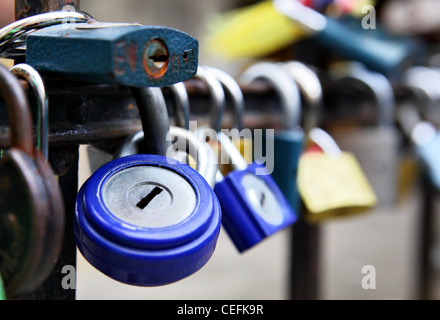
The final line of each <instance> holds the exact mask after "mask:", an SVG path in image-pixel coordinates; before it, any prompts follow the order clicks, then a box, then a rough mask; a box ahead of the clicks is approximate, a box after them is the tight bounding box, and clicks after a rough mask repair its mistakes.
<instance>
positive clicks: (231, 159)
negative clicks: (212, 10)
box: [198, 68, 297, 252]
mask: <svg viewBox="0 0 440 320" xmlns="http://www.w3.org/2000/svg"><path fill="white" fill-rule="evenodd" d="M209 75H213V77H211V76H209ZM199 78H201V79H202V80H203V81H204V82H205V83H207V84H208V88H209V91H210V95H211V98H212V106H211V111H212V112H211V116H212V119H216V121H215V122H212V123H211V125H212V126H213V128H214V129H211V128H199V129H198V136H199V138H200V139H201V140H202V141H204V140H206V138H207V137H209V140H210V141H212V142H215V143H218V148H217V149H218V153H219V154H218V160H219V163H221V164H225V160H226V163H227V164H229V166H231V167H232V171H229V172H227V173H225V175H224V176H223V174H222V173H221V171H220V170H218V172H217V176H216V183H215V187H214V192H215V193H216V195H217V197H218V199H219V201H220V205H221V208H222V217H223V218H222V225H223V226H224V228H225V230H226V232H227V233H228V235H229V236H230V238H231V240H232V241H233V243H234V244H235V246H236V248H237V249H238V251H239V252H244V251H246V250H248V249H250V248H251V247H253V246H255V245H256V244H258V243H260V242H261V241H262V240H264V239H265V238H267V237H269V236H270V235H272V234H274V233H275V232H277V231H279V230H281V229H283V228H286V227H287V226H289V225H291V224H293V223H294V222H295V221H296V219H297V217H296V213H295V212H294V211H293V210H292V208H291V207H290V206H289V204H288V202H287V200H286V199H285V197H284V195H283V194H282V192H281V191H280V190H279V188H278V186H277V184H276V183H275V182H274V181H273V179H272V177H271V176H270V174H269V172H268V171H267V170H266V167H264V166H262V165H259V164H257V163H252V164H250V165H249V166H248V164H247V162H246V160H245V159H244V158H243V156H242V155H241V153H240V151H239V150H238V149H237V148H236V146H235V144H234V143H233V142H232V141H231V140H230V139H229V137H228V136H227V135H226V134H225V133H224V132H225V131H224V129H223V130H221V129H219V128H220V125H221V120H222V114H223V108H224V105H225V98H226V97H225V94H224V91H225V92H226V93H227V94H229V95H230V96H231V101H232V102H233V104H234V113H235V115H236V117H237V119H235V123H236V124H237V125H238V126H240V124H241V123H242V122H241V121H242V119H241V116H242V111H243V109H244V103H243V101H242V99H241V97H242V96H241V91H240V89H239V87H238V84H237V83H236V82H235V80H233V78H232V77H230V76H228V75H227V74H226V75H225V74H219V72H216V71H215V70H213V69H212V68H206V69H205V70H204V72H203V73H201V74H199ZM216 88H220V89H222V88H223V90H224V91H223V90H216ZM239 91H240V92H239ZM234 129H236V128H234ZM235 131H238V130H235ZM229 133H230V134H232V137H234V136H235V134H233V131H230V132H229ZM235 133H236V132H235Z"/></svg>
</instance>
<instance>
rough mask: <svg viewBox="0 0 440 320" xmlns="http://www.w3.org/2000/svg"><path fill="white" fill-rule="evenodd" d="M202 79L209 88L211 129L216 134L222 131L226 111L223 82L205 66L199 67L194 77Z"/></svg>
mask: <svg viewBox="0 0 440 320" xmlns="http://www.w3.org/2000/svg"><path fill="white" fill-rule="evenodd" d="M194 77H195V78H197V79H200V80H201V81H202V82H203V83H204V84H205V85H206V86H207V87H208V91H209V95H210V98H211V99H210V100H211V102H210V104H211V106H210V117H211V120H210V127H211V128H212V129H214V130H215V131H216V132H219V131H220V129H221V120H222V117H223V112H224V109H225V92H224V91H223V87H222V84H221V82H220V81H219V80H218V79H217V77H216V76H215V75H214V74H213V73H212V72H211V71H210V70H209V68H207V67H204V66H199V67H198V69H197V74H196V75H195V76H194Z"/></svg>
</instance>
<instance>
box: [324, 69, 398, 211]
mask: <svg viewBox="0 0 440 320" xmlns="http://www.w3.org/2000/svg"><path fill="white" fill-rule="evenodd" d="M333 79H334V80H335V81H338V83H339V85H340V86H341V88H343V90H345V91H346V90H347V88H355V89H356V85H357V86H358V87H357V88H358V89H357V90H359V89H360V90H365V89H367V90H368V91H367V93H368V92H370V93H372V94H373V95H374V98H375V103H376V108H377V109H376V110H377V113H376V114H377V116H376V119H377V121H376V122H375V123H373V124H371V125H368V126H366V125H363V126H359V125H357V126H354V127H346V128H344V127H343V126H340V125H335V126H332V127H330V128H329V129H328V130H329V133H330V134H331V135H332V137H333V138H334V139H335V140H336V142H337V143H338V145H339V146H340V147H341V148H342V149H343V150H347V151H351V152H353V154H354V155H355V156H356V158H357V159H358V161H359V163H360V165H361V167H362V169H363V171H364V172H365V174H366V176H367V178H368V179H369V181H370V183H371V185H372V187H373V189H374V191H375V193H376V194H377V196H378V205H380V206H388V207H389V206H393V205H395V203H396V200H397V186H398V169H399V167H398V166H399V151H400V148H401V143H402V142H401V136H400V134H399V132H398V130H397V128H396V127H395V125H394V122H395V104H396V101H395V97H394V90H393V88H392V86H391V84H390V82H389V80H388V79H387V78H386V77H385V76H383V75H382V74H380V73H377V72H373V71H370V70H367V69H366V68H365V67H364V66H363V65H361V64H359V63H355V62H353V63H346V64H345V63H344V64H342V65H340V66H339V68H335V71H334V78H333ZM364 92H365V91H364Z"/></svg>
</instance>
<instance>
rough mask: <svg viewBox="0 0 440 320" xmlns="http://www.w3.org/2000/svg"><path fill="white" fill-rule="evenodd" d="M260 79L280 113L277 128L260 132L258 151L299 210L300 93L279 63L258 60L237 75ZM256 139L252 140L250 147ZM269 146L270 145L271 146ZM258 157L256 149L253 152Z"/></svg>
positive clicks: (243, 79)
mask: <svg viewBox="0 0 440 320" xmlns="http://www.w3.org/2000/svg"><path fill="white" fill-rule="evenodd" d="M256 80H264V81H267V82H269V84H270V85H271V86H272V87H273V88H274V89H275V90H276V92H277V94H278V96H279V99H280V105H281V107H282V110H281V112H282V113H283V118H282V119H283V123H282V127H281V129H277V130H276V131H275V132H274V133H275V134H274V135H273V134H268V132H270V131H267V130H266V132H267V133H266V134H265V135H263V141H262V144H261V147H262V152H261V154H262V155H263V154H264V155H266V163H273V171H272V172H270V173H271V175H272V177H273V179H274V180H275V182H276V183H277V185H278V186H279V188H280V189H281V191H282V192H283V194H284V196H285V197H286V199H287V201H288V202H289V204H290V206H291V207H292V208H293V210H294V211H295V212H299V210H300V197H299V193H298V191H297V184H296V176H297V169H298V160H299V156H300V155H301V152H302V150H303V144H304V132H303V130H302V129H301V128H300V127H299V124H300V122H301V96H300V91H299V89H298V86H297V85H296V83H295V81H294V80H293V79H292V77H290V76H289V74H288V73H287V71H286V70H284V69H283V68H282V67H281V66H280V65H277V64H274V63H269V62H261V63H257V64H254V65H252V66H251V67H250V68H248V69H247V70H245V72H244V73H243V74H242V75H241V76H240V82H241V83H243V84H250V83H252V82H253V81H256ZM256 143H257V142H256V141H255V139H254V148H255V144H256ZM272 147H273V148H272ZM254 155H255V157H257V158H258V152H254Z"/></svg>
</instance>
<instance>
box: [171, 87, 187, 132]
mask: <svg viewBox="0 0 440 320" xmlns="http://www.w3.org/2000/svg"><path fill="white" fill-rule="evenodd" d="M168 88H169V89H170V91H171V93H172V97H173V102H174V117H175V123H176V126H177V127H180V128H185V129H186V130H189V114H190V110H189V97H188V92H187V91H186V87H185V85H184V84H183V82H178V83H175V84H173V85H172V86H169V87H168Z"/></svg>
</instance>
